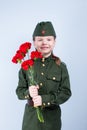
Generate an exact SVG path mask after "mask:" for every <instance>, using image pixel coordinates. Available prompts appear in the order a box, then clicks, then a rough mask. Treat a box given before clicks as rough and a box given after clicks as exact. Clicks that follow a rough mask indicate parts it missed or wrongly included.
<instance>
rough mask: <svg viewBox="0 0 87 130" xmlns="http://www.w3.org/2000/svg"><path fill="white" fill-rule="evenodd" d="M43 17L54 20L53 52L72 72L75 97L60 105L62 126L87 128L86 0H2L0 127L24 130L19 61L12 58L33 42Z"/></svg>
mask: <svg viewBox="0 0 87 130" xmlns="http://www.w3.org/2000/svg"><path fill="white" fill-rule="evenodd" d="M40 21H52V23H53V25H54V28H55V31H56V34H57V39H56V46H55V49H54V54H55V55H57V56H59V57H60V58H61V60H62V61H64V62H65V63H66V64H67V68H68V71H69V75H70V82H71V89H72V97H71V98H70V99H69V100H68V101H67V102H66V103H64V104H62V105H61V109H62V130H87V54H86V53H87V36H86V35H87V0H43V1H42V0H0V130H21V126H22V118H23V113H24V106H25V103H26V101H21V100H18V99H17V96H16V93H15V89H16V87H17V83H18V71H19V68H20V65H19V64H17V65H15V64H13V63H12V62H11V59H12V57H13V55H14V54H15V51H16V50H17V49H18V47H19V45H20V44H21V43H23V42H26V41H29V42H32V33H33V31H34V29H35V26H36V24H37V23H38V22H40ZM32 49H33V48H32Z"/></svg>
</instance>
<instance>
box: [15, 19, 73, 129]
mask: <svg viewBox="0 0 87 130" xmlns="http://www.w3.org/2000/svg"><path fill="white" fill-rule="evenodd" d="M33 42H34V46H35V49H36V50H37V51H38V52H41V53H42V55H43V58H42V59H37V60H36V61H35V64H34V74H35V75H34V78H35V81H37V83H38V85H36V86H35V85H32V86H30V84H29V79H28V76H27V73H26V71H24V70H23V69H21V70H20V71H19V82H18V86H17V89H16V94H17V96H18V98H19V99H22V100H23V99H26V100H27V103H26V106H25V112H24V117H23V125H22V130H61V109H60V104H62V103H64V102H66V101H67V100H68V99H69V98H70V96H71V90H70V80H69V75H68V70H67V67H66V65H65V64H64V63H63V62H61V61H60V59H59V58H58V57H56V56H54V55H53V48H54V46H55V42H56V33H55V30H54V28H53V25H52V23H51V22H49V21H47V22H40V23H38V24H37V26H36V28H35V30H34V33H33ZM35 107H41V108H42V114H43V118H44V123H41V122H40V121H39V120H38V119H37V114H36V109H35Z"/></svg>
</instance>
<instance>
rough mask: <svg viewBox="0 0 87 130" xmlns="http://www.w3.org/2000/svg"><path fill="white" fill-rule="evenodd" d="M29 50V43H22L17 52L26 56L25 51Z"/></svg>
mask: <svg viewBox="0 0 87 130" xmlns="http://www.w3.org/2000/svg"><path fill="white" fill-rule="evenodd" d="M30 48H31V43H30V42H25V43H23V44H21V45H20V47H19V50H20V51H21V52H22V53H24V54H26V53H27V51H28V50H29V49H30Z"/></svg>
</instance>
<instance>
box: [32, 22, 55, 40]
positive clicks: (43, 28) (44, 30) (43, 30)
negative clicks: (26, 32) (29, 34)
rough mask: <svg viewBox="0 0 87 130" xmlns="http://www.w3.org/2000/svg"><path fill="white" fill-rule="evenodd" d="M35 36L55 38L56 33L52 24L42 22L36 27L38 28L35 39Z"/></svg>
mask: <svg viewBox="0 0 87 130" xmlns="http://www.w3.org/2000/svg"><path fill="white" fill-rule="evenodd" d="M35 36H54V37H56V33H55V30H54V27H53V25H52V23H51V22H40V23H38V24H37V25H36V28H35V30H34V33H33V38H34V37H35Z"/></svg>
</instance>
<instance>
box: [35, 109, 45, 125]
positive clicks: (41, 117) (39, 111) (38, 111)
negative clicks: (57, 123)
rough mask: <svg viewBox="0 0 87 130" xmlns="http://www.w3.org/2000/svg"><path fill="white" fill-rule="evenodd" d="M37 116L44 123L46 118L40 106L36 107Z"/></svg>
mask: <svg viewBox="0 0 87 130" xmlns="http://www.w3.org/2000/svg"><path fill="white" fill-rule="evenodd" d="M36 112H37V116H38V119H39V121H40V122H42V123H44V118H43V115H42V112H41V108H40V107H36Z"/></svg>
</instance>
